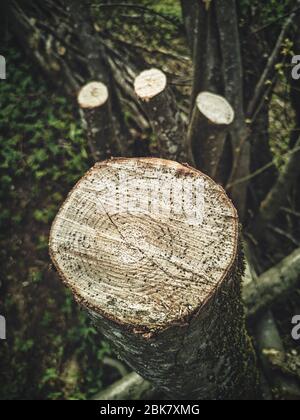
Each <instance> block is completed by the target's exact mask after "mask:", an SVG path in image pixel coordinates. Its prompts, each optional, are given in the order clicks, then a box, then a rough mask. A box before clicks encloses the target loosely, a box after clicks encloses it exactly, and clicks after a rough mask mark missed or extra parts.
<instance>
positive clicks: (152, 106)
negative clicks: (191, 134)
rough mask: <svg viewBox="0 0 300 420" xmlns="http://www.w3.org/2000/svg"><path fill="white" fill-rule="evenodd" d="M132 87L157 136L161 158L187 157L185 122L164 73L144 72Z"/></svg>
mask: <svg viewBox="0 0 300 420" xmlns="http://www.w3.org/2000/svg"><path fill="white" fill-rule="evenodd" d="M134 90H135V93H136V95H137V97H138V98H139V99H140V100H141V101H142V103H143V107H144V109H145V112H146V114H147V116H148V118H149V120H150V123H151V125H152V129H153V131H154V133H155V134H156V135H157V140H158V146H159V150H160V157H163V158H166V159H170V160H181V161H183V160H186V159H185V158H186V154H185V151H184V146H185V135H186V128H185V123H184V121H183V118H182V116H181V113H180V110H179V108H178V106H177V103H176V100H175V97H174V95H173V93H172V92H171V90H170V89H169V88H168V86H167V78H166V75H165V74H164V73H163V72H162V71H160V70H158V69H151V70H146V71H143V72H142V73H141V74H140V75H139V76H138V77H137V78H136V79H135V82H134Z"/></svg>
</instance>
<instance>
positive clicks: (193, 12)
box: [180, 0, 198, 56]
mask: <svg viewBox="0 0 300 420" xmlns="http://www.w3.org/2000/svg"><path fill="white" fill-rule="evenodd" d="M180 4H181V10H182V18H183V22H184V26H185V32H186V35H187V40H188V44H189V47H190V51H191V54H192V56H193V55H194V48H195V38H196V32H197V11H198V1H197V0H188V1H186V0H181V1H180Z"/></svg>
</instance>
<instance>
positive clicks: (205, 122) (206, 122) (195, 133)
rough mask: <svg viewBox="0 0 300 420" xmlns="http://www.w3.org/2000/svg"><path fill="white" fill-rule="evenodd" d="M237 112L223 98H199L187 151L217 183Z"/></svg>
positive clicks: (205, 94)
mask: <svg viewBox="0 0 300 420" xmlns="http://www.w3.org/2000/svg"><path fill="white" fill-rule="evenodd" d="M233 121H234V111H233V109H232V107H231V105H230V104H229V102H228V101H227V100H226V99H225V98H223V97H222V96H220V95H215V94H213V93H211V92H201V93H199V95H198V96H197V99H196V104H195V108H194V112H193V115H192V119H191V123H190V126H189V130H188V135H187V149H188V150H189V156H190V160H191V161H194V163H195V166H196V167H197V168H198V169H200V170H201V171H203V172H204V173H206V174H207V175H209V176H210V177H211V178H213V179H214V180H217V181H221V180H218V179H217V173H218V169H219V165H220V160H221V157H222V153H223V150H224V144H225V140H226V137H227V135H228V132H229V129H230V127H231V125H232V123H233Z"/></svg>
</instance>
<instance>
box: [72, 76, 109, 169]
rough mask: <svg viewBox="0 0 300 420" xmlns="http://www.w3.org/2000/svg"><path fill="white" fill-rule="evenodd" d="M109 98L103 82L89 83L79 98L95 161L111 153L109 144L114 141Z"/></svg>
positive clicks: (81, 91)
mask: <svg viewBox="0 0 300 420" xmlns="http://www.w3.org/2000/svg"><path fill="white" fill-rule="evenodd" d="M108 99H109V94H108V89H107V87H106V86H105V85H104V84H103V83H101V82H91V83H88V84H87V85H85V86H84V87H83V88H82V89H81V90H80V92H79V94H78V98H77V100H78V104H79V107H80V109H81V116H82V119H83V121H84V126H85V128H86V130H87V135H88V142H89V147H90V151H91V155H92V157H93V159H94V161H95V162H97V161H99V160H103V159H105V158H106V157H107V156H108V155H109V154H110V151H109V145H110V144H111V143H114V142H113V140H112V139H113V135H114V134H113V129H112V121H111V119H110V118H108V116H109V115H111V113H110V109H109V108H110V101H109V100H108Z"/></svg>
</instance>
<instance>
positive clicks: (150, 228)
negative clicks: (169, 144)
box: [50, 159, 257, 399]
mask: <svg viewBox="0 0 300 420" xmlns="http://www.w3.org/2000/svg"><path fill="white" fill-rule="evenodd" d="M239 243H240V241H239V224H238V217H237V213H236V210H235V209H234V207H233V205H232V203H231V202H230V200H229V199H228V198H227V196H226V194H225V192H224V190H223V189H222V188H221V187H220V186H218V185H217V184H215V183H214V182H213V181H212V180H211V179H210V178H208V177H207V176H205V175H203V174H202V173H201V172H199V171H197V170H195V169H192V168H190V167H187V166H182V165H180V164H177V163H175V162H171V161H165V160H160V159H114V160H111V161H106V162H102V163H100V164H97V165H96V166H95V167H94V168H92V169H91V170H90V171H89V172H88V173H87V174H86V175H85V177H84V178H83V179H82V180H81V181H80V182H79V183H78V184H77V185H76V187H75V188H74V190H73V191H72V193H71V194H70V195H69V197H68V199H67V201H66V202H65V204H64V205H63V206H62V208H61V210H60V212H59V214H58V215H57V217H56V219H55V222H54V224H53V226H52V230H51V235H50V253H51V257H52V260H53V262H54V264H55V266H56V267H57V269H58V270H59V272H60V275H61V277H62V279H63V281H64V282H65V284H66V285H67V286H68V287H70V288H71V289H72V291H73V293H74V295H75V298H76V299H77V301H78V302H79V303H80V304H81V305H83V307H85V308H86V309H87V311H88V312H89V314H90V316H91V318H92V319H93V320H94V323H95V325H96V327H97V328H98V329H99V331H101V333H102V334H103V335H104V336H105V337H106V338H107V339H108V340H109V342H110V343H111V344H112V346H113V347H114V348H115V350H116V352H117V353H118V354H119V356H120V357H121V358H122V359H123V360H125V361H126V363H127V364H128V365H129V366H130V367H131V368H133V369H134V370H135V371H136V372H137V373H139V374H140V375H141V376H142V377H143V378H145V379H147V380H149V381H150V382H151V383H152V384H153V385H154V386H155V387H156V388H157V389H158V390H160V391H161V392H163V393H164V394H165V395H167V397H168V398H188V399H249V398H250V399H251V398H255V397H256V391H257V374H256V368H255V356H254V352H253V348H252V346H251V343H250V339H249V337H248V335H247V333H246V328H245V318H244V308H243V305H242V301H241V279H242V274H243V257H242V253H241V250H240V247H239Z"/></svg>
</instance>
